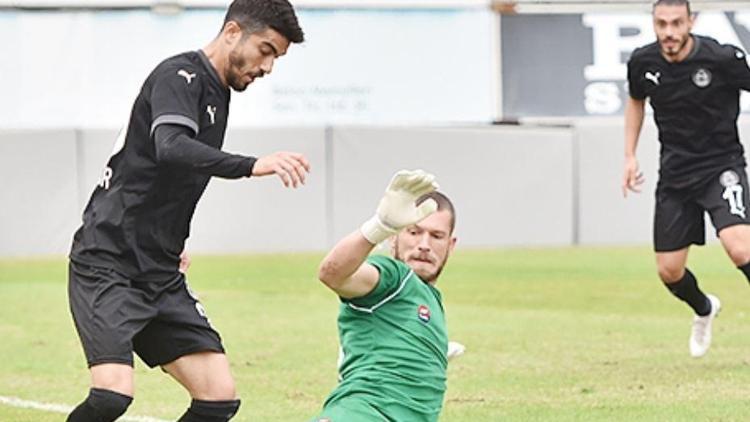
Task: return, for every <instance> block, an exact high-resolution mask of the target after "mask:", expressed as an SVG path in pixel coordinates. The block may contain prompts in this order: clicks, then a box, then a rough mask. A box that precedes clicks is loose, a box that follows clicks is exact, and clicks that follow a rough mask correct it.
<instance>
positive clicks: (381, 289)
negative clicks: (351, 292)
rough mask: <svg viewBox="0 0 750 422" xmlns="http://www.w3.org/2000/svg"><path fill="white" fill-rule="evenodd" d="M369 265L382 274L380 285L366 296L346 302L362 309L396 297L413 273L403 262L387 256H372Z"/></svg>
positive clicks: (368, 261)
mask: <svg viewBox="0 0 750 422" xmlns="http://www.w3.org/2000/svg"><path fill="white" fill-rule="evenodd" d="M366 262H367V263H368V264H370V265H372V266H374V267H375V268H377V270H378V272H379V273H380V277H379V278H378V284H377V285H375V288H374V289H372V291H371V292H370V293H368V294H366V295H365V296H362V297H358V298H354V299H348V300H344V302H345V303H352V304H354V305H356V306H361V307H372V306H375V305H377V304H378V303H380V302H381V301H383V299H385V298H388V297H391V296H395V295H396V294H398V292H399V291H400V289H401V288H402V287H403V284H404V281H405V280H406V278H407V277H408V276H409V274H410V273H411V268H409V267H408V266H407V265H406V264H404V263H403V262H401V261H399V260H397V259H394V258H391V257H389V256H385V255H371V256H369V257H367V261H366Z"/></svg>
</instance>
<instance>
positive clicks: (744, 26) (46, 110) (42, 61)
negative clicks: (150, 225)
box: [0, 0, 750, 256]
mask: <svg viewBox="0 0 750 422" xmlns="http://www.w3.org/2000/svg"><path fill="white" fill-rule="evenodd" d="M293 3H294V4H295V5H296V6H297V7H298V14H299V18H300V23H301V25H302V27H303V28H304V30H305V32H306V37H307V40H306V42H305V43H304V44H302V45H295V46H292V47H291V48H290V50H289V53H288V54H287V56H285V57H283V58H281V59H280V60H279V61H278V62H277V63H276V66H275V67H274V71H273V74H272V75H271V76H269V77H267V78H264V79H262V80H259V81H257V82H256V83H254V84H253V85H251V86H250V88H249V89H248V90H247V91H246V92H245V93H242V94H235V95H234V96H233V98H232V106H231V113H230V122H229V125H230V126H229V127H230V129H229V130H228V133H227V139H226V144H225V149H227V150H230V151H234V152H240V153H245V154H249V155H263V154H266V153H270V152H273V151H276V150H297V151H301V152H304V153H305V154H306V155H307V156H308V157H309V158H310V160H311V162H312V165H313V173H312V174H311V176H310V179H309V183H308V184H307V185H306V186H305V187H303V188H301V189H299V190H297V191H294V190H285V189H283V188H282V187H281V184H280V183H279V182H278V180H276V179H271V178H269V179H258V180H239V181H225V180H220V179H214V180H213V181H212V183H211V185H210V186H209V189H208V191H207V192H206V195H205V197H204V198H203V200H202V201H201V202H200V203H199V206H198V211H197V213H196V216H195V219H194V223H193V228H192V235H191V238H190V240H189V242H188V247H189V249H191V250H193V251H197V252H202V253H223V252H257V251H302V250H305V251H306V250H323V249H325V248H326V247H327V246H329V245H331V244H332V243H333V242H334V241H335V240H336V239H338V238H339V237H340V236H342V235H344V234H346V233H348V232H349V231H351V230H353V229H355V228H356V227H357V225H358V224H359V223H360V222H361V221H362V220H364V219H365V218H367V217H368V216H369V215H370V213H372V212H373V210H374V208H375V206H376V202H377V199H378V198H379V196H378V195H379V194H380V193H381V192H382V190H383V189H384V188H385V185H386V184H387V182H388V180H389V177H390V175H391V174H392V173H393V172H394V171H396V170H398V169H400V168H416V167H421V168H424V169H427V170H429V171H432V172H434V173H436V174H437V175H438V178H439V180H440V183H441V186H442V189H443V190H444V191H445V192H446V193H447V194H449V195H450V196H451V197H453V198H454V200H455V202H456V206H457V209H458V234H459V237H460V239H461V243H462V244H463V245H464V246H472V247H496V246H546V245H550V246H552V245H554V246H558V245H575V244H585V245H597V244H634V243H636V244H646V243H648V242H650V239H651V216H652V207H653V188H654V184H655V179H656V172H657V169H658V162H657V154H658V142H657V139H656V130H655V128H654V126H653V124H652V123H651V120H650V117H647V124H646V127H645V128H644V132H643V134H642V137H641V146H640V147H639V158H640V161H641V166H642V167H643V169H644V171H645V173H646V176H647V183H646V186H645V187H644V192H643V193H642V194H641V195H635V196H633V197H629V198H628V199H627V200H626V199H624V198H623V197H622V194H621V191H620V177H621V171H622V169H621V167H622V151H623V139H622V133H623V122H622V116H621V114H622V105H623V103H624V100H625V98H626V95H627V87H626V84H625V63H626V62H627V59H628V57H629V55H630V52H632V50H633V49H634V48H635V47H637V46H640V45H643V44H646V43H648V42H651V41H652V40H653V39H654V37H653V34H652V29H651V23H650V14H649V13H650V6H649V4H650V2H648V1H627V0H626V1H591V2H585V1H562V0H560V1H554V0H553V1H544V2H538V1H533V0H530V1H518V2H516V3H509V2H490V1H474V0H466V1H460V2H459V1H439V0H434V1H428V0H424V1H386V0H384V1H377V2H366V1H358V2H355V1H335V0H330V1H317V2H313V1H296V2H295V1H293ZM227 4H228V2H224V1H210V0H204V1H192V2H189V1H185V2H173V3H154V2H145V1H124V0H121V1H113V0H100V1H85V2H84V1H77V2H76V1H69V0H57V1H8V0H0V40H2V42H0V57H3V59H2V60H0V92H1V93H2V94H1V95H2V100H1V101H0V180H2V181H3V182H2V184H0V256H24V255H39V254H62V253H66V251H67V249H68V247H69V243H70V239H71V236H72V233H73V232H74V230H75V229H76V227H77V226H78V225H79V224H80V218H81V212H82V210H83V207H84V206H85V204H86V202H87V200H88V196H89V195H90V193H91V191H92V189H93V187H94V185H95V184H96V183H97V180H98V178H99V175H100V173H101V169H102V168H103V167H104V164H105V163H106V160H107V158H108V156H109V154H110V151H111V149H112V145H113V142H114V139H115V135H116V134H117V131H118V130H119V128H120V127H121V124H122V122H124V121H125V119H126V118H127V115H128V112H129V110H130V107H131V105H132V101H133V100H134V98H135V96H136V94H137V92H138V90H139V89H140V84H141V83H142V81H143V80H144V79H145V77H146V76H147V74H148V72H150V70H151V69H152V68H153V67H154V66H155V65H156V64H157V63H158V62H159V61H161V60H163V59H164V58H166V57H169V56H171V55H174V54H177V53H180V52H182V51H186V50H191V49H197V48H200V47H202V46H204V45H205V44H206V43H207V42H208V41H210V39H211V38H212V37H213V36H214V35H215V34H216V33H217V32H218V30H219V28H220V26H221V23H222V20H223V13H224V9H225V7H226V5H227ZM693 5H694V8H695V9H696V10H697V11H698V18H697V21H696V27H695V31H694V32H696V33H700V34H707V35H710V36H713V37H715V38H717V39H719V40H720V41H722V42H729V43H732V44H735V45H738V46H740V47H743V48H744V47H750V30H749V29H750V3H749V2H747V1H732V2H708V1H706V2H700V1H695V2H694V3H693ZM742 101H743V110H746V109H748V106H750V101H749V100H748V99H747V97H744V96H743V100H742ZM749 130H750V121H748V120H747V119H746V118H745V117H744V116H743V117H742V118H741V132H742V133H750V131H749Z"/></svg>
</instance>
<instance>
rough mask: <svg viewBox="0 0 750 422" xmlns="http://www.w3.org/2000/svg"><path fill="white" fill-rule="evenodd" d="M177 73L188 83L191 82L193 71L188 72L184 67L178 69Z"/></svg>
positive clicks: (193, 75)
mask: <svg viewBox="0 0 750 422" xmlns="http://www.w3.org/2000/svg"><path fill="white" fill-rule="evenodd" d="M177 74H178V75H180V76H182V77H183V78H185V80H186V81H187V83H188V85H189V84H190V82H193V78H194V77H195V73H188V71H187V70H185V69H180V70H178V71H177Z"/></svg>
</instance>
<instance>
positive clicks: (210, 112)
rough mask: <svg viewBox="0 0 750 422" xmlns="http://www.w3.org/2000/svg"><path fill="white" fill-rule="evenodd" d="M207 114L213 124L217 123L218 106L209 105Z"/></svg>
mask: <svg viewBox="0 0 750 422" xmlns="http://www.w3.org/2000/svg"><path fill="white" fill-rule="evenodd" d="M206 113H208V118H209V119H211V124H214V123H216V106H212V105H210V104H209V105H207V106H206Z"/></svg>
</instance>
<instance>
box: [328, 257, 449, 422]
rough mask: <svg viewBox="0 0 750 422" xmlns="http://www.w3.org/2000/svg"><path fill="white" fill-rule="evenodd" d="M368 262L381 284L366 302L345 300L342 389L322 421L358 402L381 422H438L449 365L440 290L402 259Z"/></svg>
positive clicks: (341, 313)
mask: <svg viewBox="0 0 750 422" xmlns="http://www.w3.org/2000/svg"><path fill="white" fill-rule="evenodd" d="M367 262H369V263H370V264H372V265H374V266H375V267H376V268H377V269H378V271H379V272H380V279H379V281H378V284H377V286H376V287H375V289H374V290H373V291H372V292H370V293H369V294H367V295H366V296H364V297H361V298H356V299H348V300H345V299H342V303H341V305H340V311H339V318H338V328H339V339H340V342H341V349H342V350H341V352H342V356H341V359H340V363H339V379H340V383H339V385H338V386H337V387H336V389H335V390H334V391H333V392H332V393H331V395H330V396H329V397H328V399H327V400H326V403H325V405H324V410H323V413H322V414H321V416H326V410H327V409H331V410H334V409H336V408H337V406H347V405H349V404H351V403H355V406H358V405H362V406H364V407H366V408H369V409H370V411H371V413H373V414H376V415H378V416H380V417H382V419H381V420H386V421H399V422H400V421H404V422H407V421H408V422H419V421H437V419H438V415H439V414H440V409H441V408H442V405H443V395H444V393H445V380H446V368H447V366H448V360H447V357H446V353H447V350H448V335H447V332H446V327H445V315H444V312H443V305H442V302H441V296H440V291H438V290H437V289H436V288H434V287H433V286H431V285H429V284H427V283H425V282H423V281H422V280H421V279H420V278H419V277H418V276H417V275H416V274H415V273H414V271H412V270H411V268H409V267H408V266H407V265H406V264H404V263H403V262H401V261H398V260H396V259H393V258H390V257H386V256H380V255H375V256H371V257H369V258H368V259H367ZM356 403H359V404H356Z"/></svg>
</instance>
